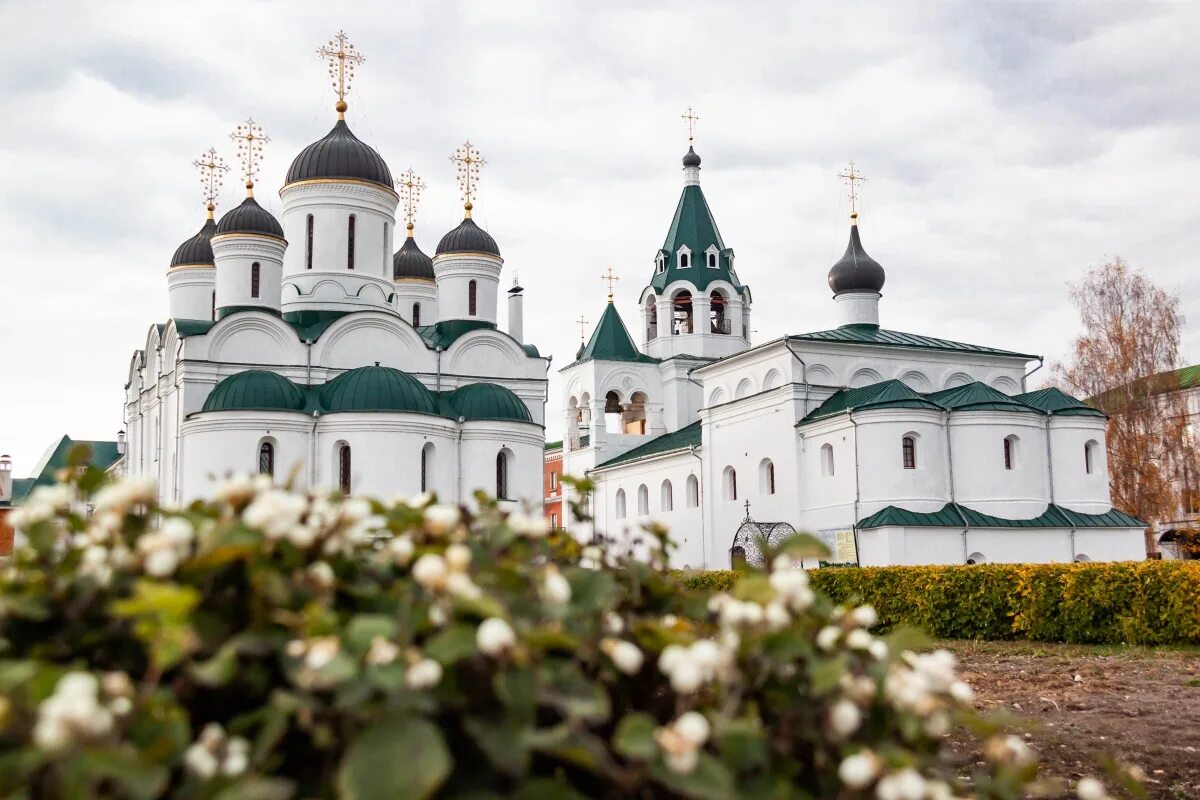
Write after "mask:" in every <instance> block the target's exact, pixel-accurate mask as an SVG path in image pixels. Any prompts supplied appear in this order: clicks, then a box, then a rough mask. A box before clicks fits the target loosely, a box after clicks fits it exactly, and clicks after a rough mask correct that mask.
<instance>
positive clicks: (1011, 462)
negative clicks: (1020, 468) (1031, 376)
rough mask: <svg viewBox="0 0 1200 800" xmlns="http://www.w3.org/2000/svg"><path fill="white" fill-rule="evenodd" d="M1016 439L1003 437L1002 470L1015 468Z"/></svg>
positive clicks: (1012, 436)
mask: <svg viewBox="0 0 1200 800" xmlns="http://www.w3.org/2000/svg"><path fill="white" fill-rule="evenodd" d="M1017 441H1018V440H1017V437H1016V436H1015V435H1010V436H1005V437H1004V468H1005V469H1016V467H1017Z"/></svg>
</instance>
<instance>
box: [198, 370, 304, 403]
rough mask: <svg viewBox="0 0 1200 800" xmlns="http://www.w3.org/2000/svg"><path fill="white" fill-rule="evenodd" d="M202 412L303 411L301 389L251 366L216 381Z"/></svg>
mask: <svg viewBox="0 0 1200 800" xmlns="http://www.w3.org/2000/svg"><path fill="white" fill-rule="evenodd" d="M202 410H203V411H303V410H304V390H303V389H301V388H300V387H299V386H297V385H296V384H294V383H292V382H291V381H289V380H288V379H287V378H285V377H283V376H282V375H278V374H276V373H274V372H268V371H266V370H262V369H251V370H247V371H245V372H239V373H238V374H237V375H230V376H229V377H228V378H225V379H224V380H223V381H221V382H220V383H218V384H217V385H216V386H215V387H214V388H213V390H212V391H211V392H210V393H209V395H208V398H207V399H206V400H205V401H204V408H203V409H202Z"/></svg>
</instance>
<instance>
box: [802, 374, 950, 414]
mask: <svg viewBox="0 0 1200 800" xmlns="http://www.w3.org/2000/svg"><path fill="white" fill-rule="evenodd" d="M865 408H923V409H928V410H930V411H941V410H942V407H941V406H939V405H937V404H936V403H932V402H930V401H929V400H927V399H925V398H924V397H923V396H922V395H920V394H919V393H917V392H916V391H914V390H912V389H911V388H909V387H908V386H907V385H906V384H904V383H903V382H901V381H898V380H890V381H883V382H882V383H872V384H871V385H870V386H861V387H858V388H856V389H843V390H841V391H839V392H834V393H833V394H832V395H831V396H830V397H829V398H827V399H826V400H825V402H823V403H821V405H819V406H817V407H816V408H815V409H813V410H812V411H811V412H809V414H808V416H807V417H805V418H804V420H803V421H804V422H810V421H812V420H817V419H822V418H824V417H831V416H833V415H834V414H841V413H842V412H844V411H852V410H856V409H865Z"/></svg>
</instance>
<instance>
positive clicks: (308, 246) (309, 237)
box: [304, 214, 313, 269]
mask: <svg viewBox="0 0 1200 800" xmlns="http://www.w3.org/2000/svg"><path fill="white" fill-rule="evenodd" d="M312 256H313V215H312V214H309V215H308V219H307V220H306V221H305V223H304V268H305V269H312Z"/></svg>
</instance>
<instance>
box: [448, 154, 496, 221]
mask: <svg viewBox="0 0 1200 800" xmlns="http://www.w3.org/2000/svg"><path fill="white" fill-rule="evenodd" d="M450 160H451V161H452V162H454V165H455V167H456V169H457V172H458V175H457V178H458V188H459V189H461V190H462V198H463V208H464V209H466V211H467V219H470V218H471V209H472V208H474V207H475V206H474V205H473V204H472V203H471V198H473V197H474V196H475V184H477V183H479V168H480V167H482V166H483V165H484V164H486V163H487V162H486V161H484V160H483V156H481V155H480V154H479V148H478V147H475V146H474V145H473V144H471V140H470V139H467V141H466V142H464V143H463V144H462V145H460V146H459V147H458V148H457V149H456V150H455V151H454V155H452V156H450Z"/></svg>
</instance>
